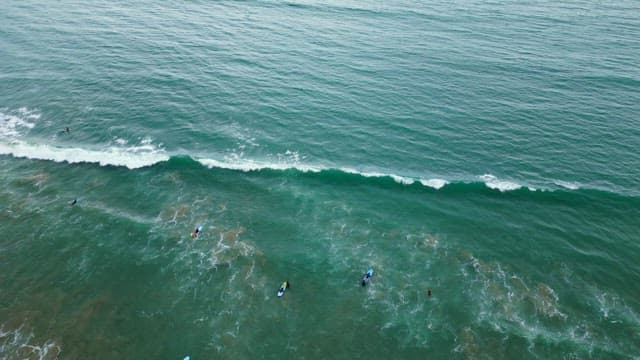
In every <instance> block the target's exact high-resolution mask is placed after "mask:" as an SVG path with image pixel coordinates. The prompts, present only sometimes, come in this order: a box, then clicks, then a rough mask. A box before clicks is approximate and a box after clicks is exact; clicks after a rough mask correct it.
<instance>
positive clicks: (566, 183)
mask: <svg viewBox="0 0 640 360" xmlns="http://www.w3.org/2000/svg"><path fill="white" fill-rule="evenodd" d="M553 183H554V184H556V185H558V186H562V187H563V188H565V189H569V190H578V189H580V185H579V184H578V183H576V182H571V181H562V180H554V181H553Z"/></svg>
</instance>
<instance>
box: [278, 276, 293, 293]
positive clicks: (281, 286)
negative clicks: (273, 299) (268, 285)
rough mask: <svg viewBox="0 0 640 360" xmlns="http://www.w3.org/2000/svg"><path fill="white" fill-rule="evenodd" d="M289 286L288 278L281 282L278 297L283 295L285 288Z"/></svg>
mask: <svg viewBox="0 0 640 360" xmlns="http://www.w3.org/2000/svg"><path fill="white" fill-rule="evenodd" d="M289 287H291V285H289V280H287V281H285V282H283V283H282V285H280V288H279V289H278V297H280V296H282V295H284V292H285V290H287V289H288V288H289Z"/></svg>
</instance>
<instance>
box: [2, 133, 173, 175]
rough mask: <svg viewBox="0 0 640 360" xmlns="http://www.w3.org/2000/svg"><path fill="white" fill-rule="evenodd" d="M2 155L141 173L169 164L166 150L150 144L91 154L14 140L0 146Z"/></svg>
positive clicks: (96, 151)
mask: <svg viewBox="0 0 640 360" xmlns="http://www.w3.org/2000/svg"><path fill="white" fill-rule="evenodd" d="M0 154H2V155H13V156H15V157H22V158H29V159H37V160H51V161H55V162H68V163H70V164H74V163H96V164H100V165H101V166H107V165H112V166H124V167H127V168H129V169H138V168H142V167H145V166H151V165H153V164H156V163H159V162H162V161H167V160H169V155H168V154H167V153H166V152H165V151H164V150H162V149H157V148H155V147H154V146H153V145H151V144H142V145H139V146H132V147H127V148H122V147H115V146H113V147H109V148H107V149H104V150H88V149H82V148H77V147H72V148H64V147H57V146H54V145H46V144H29V143H26V142H24V141H18V140H13V141H11V142H10V143H3V142H0Z"/></svg>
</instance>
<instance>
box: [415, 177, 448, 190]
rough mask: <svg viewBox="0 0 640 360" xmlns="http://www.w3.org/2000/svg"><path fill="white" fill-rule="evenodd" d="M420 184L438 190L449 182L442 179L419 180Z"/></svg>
mask: <svg viewBox="0 0 640 360" xmlns="http://www.w3.org/2000/svg"><path fill="white" fill-rule="evenodd" d="M420 183H421V184H422V185H424V186H428V187H430V188H434V189H436V190H438V189H440V188H442V187H443V186H445V185H447V184H448V183H449V182H448V181H447V180H444V179H427V180H424V179H420Z"/></svg>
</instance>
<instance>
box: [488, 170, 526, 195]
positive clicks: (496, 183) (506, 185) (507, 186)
mask: <svg viewBox="0 0 640 360" xmlns="http://www.w3.org/2000/svg"><path fill="white" fill-rule="evenodd" d="M479 178H480V179H481V180H482V181H484V183H485V185H486V186H487V187H488V188H490V189H495V190H500V191H501V192H504V191H511V190H517V189H520V188H521V187H522V185H520V184H518V183H514V182H511V181H506V180H500V179H498V178H497V177H495V176H494V175H491V174H484V175H482V176H480V177H479Z"/></svg>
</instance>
